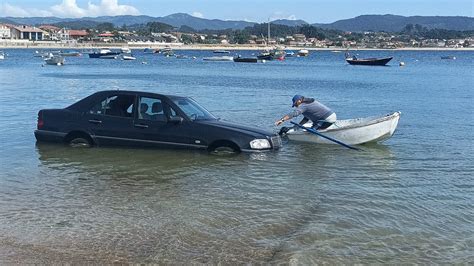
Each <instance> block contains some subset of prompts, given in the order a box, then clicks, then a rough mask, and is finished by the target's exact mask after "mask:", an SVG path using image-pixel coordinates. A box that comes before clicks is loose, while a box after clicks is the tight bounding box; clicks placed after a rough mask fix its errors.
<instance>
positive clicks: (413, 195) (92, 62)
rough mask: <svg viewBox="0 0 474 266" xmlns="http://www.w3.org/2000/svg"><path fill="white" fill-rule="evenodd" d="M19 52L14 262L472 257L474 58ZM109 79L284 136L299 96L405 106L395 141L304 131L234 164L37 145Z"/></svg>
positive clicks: (11, 164)
mask: <svg viewBox="0 0 474 266" xmlns="http://www.w3.org/2000/svg"><path fill="white" fill-rule="evenodd" d="M4 51H5V53H6V54H7V56H6V58H5V60H0V264H7V263H20V264H26V263H28V264H33V263H35V264H36V263H39V264H52V263H55V264H60V263H61V264H62V263H80V264H84V263H97V264H103V263H158V264H191V263H204V264H249V263H250V264H279V263H281V264H295V265H297V264H299V265H306V264H316V263H321V264H322V263H328V264H359V263H361V264H368V263H374V264H379V263H390V264H414V263H416V264H418V263H419V264H469V263H473V262H474V238H473V236H474V179H473V176H474V155H473V154H474V149H473V143H474V108H473V102H474V99H473V98H474V74H473V73H474V72H473V69H474V52H472V51H395V50H386V51H355V52H354V53H357V54H358V57H359V58H362V57H382V56H393V57H394V59H393V60H392V61H391V62H390V63H389V64H388V66H386V67H370V66H351V65H348V64H347V63H346V62H345V61H344V53H332V52H330V51H312V52H311V53H310V55H309V56H308V57H299V58H287V59H286V60H285V61H270V62H265V63H258V64H245V63H233V62H205V61H203V60H202V58H203V57H207V56H213V54H212V52H210V51H187V50H184V51H177V52H176V53H178V54H182V55H187V56H188V58H187V59H178V58H173V57H164V56H162V55H159V54H144V53H143V52H142V51H139V50H134V51H133V52H134V55H135V56H136V57H137V60H135V61H121V60H101V59H89V58H88V57H87V55H83V56H81V57H67V58H66V64H65V65H64V66H49V65H47V66H44V65H43V61H42V59H41V58H37V57H33V55H34V53H35V50H34V49H6V50H4ZM235 53H239V54H241V55H242V56H252V54H253V53H255V51H239V52H234V51H233V52H232V55H233V54H235ZM448 55H450V56H455V57H456V59H455V60H442V59H441V56H448ZM193 57H196V58H195V59H193ZM399 62H404V63H405V66H404V67H400V66H399ZM111 89H112V90H140V91H149V92H156V93H163V94H174V95H183V96H190V97H193V98H194V99H195V100H196V101H197V102H199V103H200V104H202V105H203V106H205V107H206V108H207V109H208V110H210V111H211V112H212V113H213V114H215V115H216V116H217V117H220V118H222V119H223V120H227V121H232V122H237V123H241V124H247V125H253V126H257V127H260V128H264V129H267V130H269V131H272V132H277V131H278V128H277V127H275V126H274V125H273V123H274V122H275V121H276V120H277V119H279V118H280V117H281V116H283V115H284V114H285V113H288V112H289V111H291V98H292V96H293V95H294V94H302V95H305V96H307V97H314V98H316V99H318V100H319V101H321V102H322V103H324V104H325V105H327V106H329V107H330V108H332V109H333V110H334V111H335V112H336V113H337V116H338V118H339V119H348V118H357V117H365V116H373V115H383V114H387V113H390V112H394V111H401V112H402V115H401V119H400V122H399V126H398V129H397V131H396V132H395V134H394V135H393V137H392V138H391V139H389V140H387V141H386V142H383V143H380V144H375V145H365V146H362V148H363V151H361V152H356V151H352V150H348V149H345V148H344V147H341V146H337V145H314V144H301V143H296V142H291V141H285V142H284V147H283V148H282V149H281V150H279V151H276V152H267V153H258V154H247V153H243V154H239V155H234V156H215V155H212V154H209V153H207V152H201V151H186V150H185V151H183V150H181V151H174V150H142V149H119V148H103V147H97V148H91V149H73V148H70V147H66V146H63V145H54V144H41V143H36V140H35V137H34V135H33V132H34V130H35V128H36V119H37V113H38V111H39V110H40V109H43V108H63V107H66V106H68V105H70V104H72V103H74V102H76V101H78V100H80V99H82V98H84V97H85V96H88V95H89V94H92V93H94V92H97V91H100V90H111Z"/></svg>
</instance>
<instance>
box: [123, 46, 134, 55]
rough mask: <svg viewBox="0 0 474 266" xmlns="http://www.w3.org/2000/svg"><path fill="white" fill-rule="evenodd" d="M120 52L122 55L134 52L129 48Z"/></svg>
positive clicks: (124, 48)
mask: <svg viewBox="0 0 474 266" xmlns="http://www.w3.org/2000/svg"><path fill="white" fill-rule="evenodd" d="M120 52H121V53H122V54H131V53H132V50H130V48H128V47H122V48H120Z"/></svg>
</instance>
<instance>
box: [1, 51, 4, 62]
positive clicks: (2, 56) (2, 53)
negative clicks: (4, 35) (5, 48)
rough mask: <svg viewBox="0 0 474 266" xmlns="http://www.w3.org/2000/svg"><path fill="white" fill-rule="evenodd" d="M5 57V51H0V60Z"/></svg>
mask: <svg viewBox="0 0 474 266" xmlns="http://www.w3.org/2000/svg"><path fill="white" fill-rule="evenodd" d="M3 59H5V53H4V52H2V51H0V60H3Z"/></svg>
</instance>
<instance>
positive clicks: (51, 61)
mask: <svg viewBox="0 0 474 266" xmlns="http://www.w3.org/2000/svg"><path fill="white" fill-rule="evenodd" d="M44 62H45V63H46V64H47V65H57V66H61V65H64V57H62V56H52V57H49V58H46V59H45V60H44Z"/></svg>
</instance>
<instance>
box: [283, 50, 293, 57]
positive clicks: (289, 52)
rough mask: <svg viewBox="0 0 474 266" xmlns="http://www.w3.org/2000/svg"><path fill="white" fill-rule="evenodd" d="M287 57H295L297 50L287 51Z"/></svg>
mask: <svg viewBox="0 0 474 266" xmlns="http://www.w3.org/2000/svg"><path fill="white" fill-rule="evenodd" d="M285 53H286V57H295V52H293V51H285Z"/></svg>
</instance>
